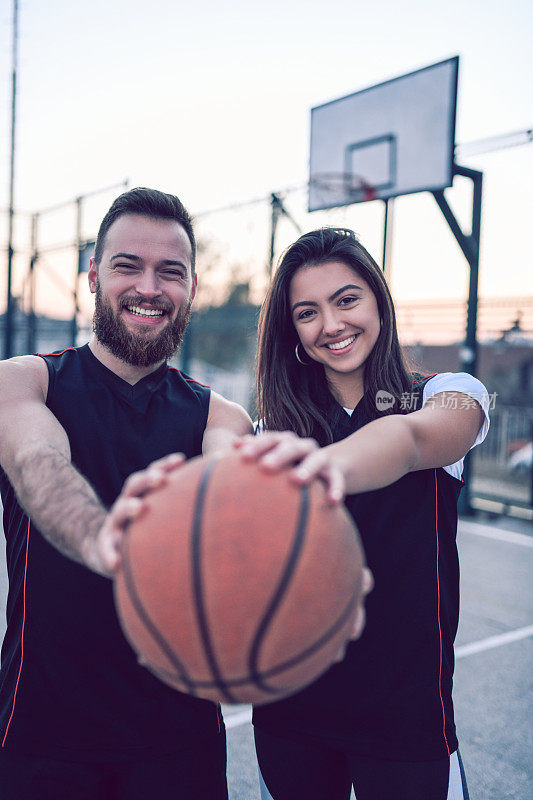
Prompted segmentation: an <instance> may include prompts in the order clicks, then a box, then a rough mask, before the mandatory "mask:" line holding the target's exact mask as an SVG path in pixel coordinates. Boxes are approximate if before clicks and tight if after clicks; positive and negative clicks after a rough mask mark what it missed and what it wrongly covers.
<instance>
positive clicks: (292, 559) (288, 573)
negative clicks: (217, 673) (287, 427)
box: [248, 486, 309, 692]
mask: <svg viewBox="0 0 533 800" xmlns="http://www.w3.org/2000/svg"><path fill="white" fill-rule="evenodd" d="M308 517H309V487H308V486H302V488H301V489H300V508H299V511H298V520H297V523H296V531H295V533H294V536H293V540H292V548H291V552H290V553H289V557H288V559H287V563H286V564H285V569H284V570H283V574H282V576H281V578H280V581H279V583H278V586H277V588H276V591H275V592H274V596H273V597H272V600H271V601H270V605H269V606H268V608H267V610H266V611H265V613H264V615H263V618H262V620H261V621H260V623H259V625H258V627H257V632H256V634H255V636H254V639H253V641H252V646H251V648H250V656H249V658H248V669H249V670H250V676H251V678H252V680H253V682H254V683H255V684H256V686H257V687H258V688H259V689H262V690H263V691H265V692H268V691H279V690H274V689H269V688H268V686H266V684H265V683H264V682H263V679H262V676H261V674H260V672H259V669H258V667H257V665H258V661H259V649H260V647H261V645H262V644H263V640H264V638H265V636H266V633H267V630H268V627H269V625H270V623H271V622H272V620H273V618H274V614H275V613H276V611H277V610H278V607H279V606H280V604H281V601H282V599H283V595H284V594H285V593H286V592H287V589H288V587H289V583H290V581H291V578H292V576H293V573H294V570H295V569H296V565H297V564H298V558H299V556H300V553H301V550H302V547H303V543H304V540H305V534H306V528H307V520H308Z"/></svg>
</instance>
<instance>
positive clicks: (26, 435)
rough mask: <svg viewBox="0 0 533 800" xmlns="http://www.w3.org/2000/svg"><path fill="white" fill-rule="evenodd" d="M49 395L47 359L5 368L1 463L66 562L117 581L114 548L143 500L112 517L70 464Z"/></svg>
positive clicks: (16, 361) (125, 501) (25, 359)
mask: <svg viewBox="0 0 533 800" xmlns="http://www.w3.org/2000/svg"><path fill="white" fill-rule="evenodd" d="M47 390H48V370H47V367H46V364H45V362H44V361H43V360H42V359H41V358H38V357H36V356H21V357H19V358H12V359H9V360H8V361H3V362H0V464H1V465H2V467H3V469H4V471H5V472H6V474H7V476H8V478H9V480H10V481H11V484H12V486H13V488H14V490H15V493H16V495H17V498H18V500H19V502H20V504H21V506H22V508H24V510H25V511H26V513H27V514H28V515H29V516H30V517H31V518H32V520H33V521H34V522H35V524H36V525H37V527H38V528H39V530H40V531H41V532H42V534H43V536H45V537H46V538H47V539H48V541H49V542H50V543H51V544H53V545H54V547H56V548H57V549H58V550H59V551H60V552H61V553H63V555H66V556H68V557H69V558H72V559H74V560H75V561H78V562H79V563H81V564H85V565H86V566H88V567H89V568H90V569H92V570H94V571H95V572H98V573H100V574H103V575H109V574H111V572H112V569H113V567H114V564H115V559H116V556H115V555H114V552H113V551H114V547H113V542H114V541H115V539H116V537H117V535H118V531H119V530H120V528H121V527H123V526H124V525H125V524H126V522H127V521H129V520H130V519H132V518H133V517H134V516H136V515H137V514H138V513H140V511H141V510H142V501H141V500H139V499H138V498H137V497H134V496H126V497H122V498H121V500H120V501H119V502H117V503H116V504H115V506H114V507H113V511H112V512H111V513H110V514H108V512H107V509H106V508H104V506H103V505H102V503H101V502H100V500H99V499H98V497H97V495H96V493H95V492H94V490H93V488H92V487H91V485H90V484H89V483H88V481H87V480H86V479H85V478H84V477H83V476H82V475H81V474H80V473H79V472H78V470H77V469H76V468H75V467H74V466H73V464H72V462H71V460H70V445H69V441H68V437H67V434H66V433H65V430H64V429H63V427H62V426H61V425H60V424H59V422H58V420H57V419H56V417H55V416H54V415H53V414H52V413H51V411H49V409H48V408H47V407H46V404H45V403H46V394H47Z"/></svg>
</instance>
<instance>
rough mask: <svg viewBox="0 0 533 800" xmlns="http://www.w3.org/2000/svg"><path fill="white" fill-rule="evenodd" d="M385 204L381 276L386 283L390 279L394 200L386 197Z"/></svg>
mask: <svg viewBox="0 0 533 800" xmlns="http://www.w3.org/2000/svg"><path fill="white" fill-rule="evenodd" d="M383 203H384V204H385V217H384V220H383V261H382V265H383V274H384V276H385V278H386V280H387V281H388V280H389V279H390V254H391V248H392V224H393V212H394V198H393V197H388V198H386V199H385V200H384V201H383Z"/></svg>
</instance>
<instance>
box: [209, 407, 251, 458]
mask: <svg viewBox="0 0 533 800" xmlns="http://www.w3.org/2000/svg"><path fill="white" fill-rule="evenodd" d="M252 432H253V428H252V420H251V419H250V417H249V416H248V414H247V413H246V411H245V410H244V408H242V407H241V406H240V405H238V404H237V403H232V402H231V401H230V400H226V398H225V397H222V395H220V394H217V392H211V400H210V403H209V416H208V418H207V425H206V428H205V431H204V438H203V442H202V452H203V454H204V455H207V454H208V453H213V452H215V451H216V450H228V449H229V448H231V447H232V446H233V443H234V442H235V441H236V440H237V439H238V438H239V437H240V436H245V435H246V434H247V433H248V434H251V433H252Z"/></svg>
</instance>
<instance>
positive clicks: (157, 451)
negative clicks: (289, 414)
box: [0, 189, 251, 800]
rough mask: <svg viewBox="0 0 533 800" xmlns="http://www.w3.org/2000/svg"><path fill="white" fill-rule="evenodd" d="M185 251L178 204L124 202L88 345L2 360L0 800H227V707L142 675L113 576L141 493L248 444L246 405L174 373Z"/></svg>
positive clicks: (112, 229)
mask: <svg viewBox="0 0 533 800" xmlns="http://www.w3.org/2000/svg"><path fill="white" fill-rule="evenodd" d="M195 250H196V248H195V239H194V232H193V228H192V222H191V218H190V216H189V214H188V213H187V211H186V209H185V208H184V206H183V205H182V203H181V202H180V201H179V199H178V198H177V197H174V196H172V195H168V194H164V193H162V192H159V191H155V190H150V189H134V190H132V191H129V192H126V193H125V194H123V195H121V196H120V197H118V198H117V199H116V200H115V202H114V203H113V205H112V206H111V208H110V209H109V211H108V213H107V214H106V216H105V217H104V219H103V221H102V224H101V226H100V230H99V233H98V238H97V242H96V248H95V257H94V259H92V260H91V265H90V270H89V275H88V278H89V286H90V289H91V291H92V292H93V293H94V294H95V295H96V306H95V314H94V326H93V327H94V336H93V337H92V339H91V341H90V342H89V343H88V344H87V345H85V346H83V347H80V348H67V349H66V350H63V351H60V352H58V353H54V354H51V355H45V356H22V357H18V358H12V359H9V360H7V361H4V362H2V363H0V465H1V467H2V469H0V490H1V493H2V500H3V504H4V528H5V534H6V542H7V561H8V573H9V597H8V606H7V618H8V620H7V621H8V625H7V633H6V636H5V639H4V644H3V647H2V667H1V672H0V741H1V749H0V796H1V797H2V800H15V798H16V800H24V798H28V800H29V798H31V800H52V798H53V800H60V799H61V798H65V800H66V799H67V798H68V800H74V798H75V799H76V800H96V798H99V799H100V798H102V800H104V799H105V800H107V798H114V800H141V798H142V800H145V799H146V798H147V797H157V798H158V800H163V799H164V798H167V797H168V798H170V797H172V798H186V800H193V799H194V798H198V800H200V799H203V798H206V797H209V798H210V799H211V800H219V799H220V800H223V799H225V798H227V787H226V777H225V763H226V751H225V732H224V725H223V721H222V717H221V714H220V710H219V709H218V707H217V706H216V705H215V704H213V703H210V702H208V701H204V700H198V699H195V698H192V697H189V696H186V695H184V694H181V693H180V692H177V691H175V690H173V689H170V688H168V687H166V686H165V685H163V684H162V683H160V682H159V681H158V680H157V679H156V678H155V677H153V676H152V675H151V674H150V673H149V672H148V671H147V670H146V669H145V668H144V667H142V666H140V665H139V664H138V663H137V660H136V657H135V654H134V653H133V651H132V650H131V648H130V647H129V645H128V644H127V642H126V640H125V638H124V636H123V634H122V632H121V629H120V626H119V623H118V620H117V617H116V613H115V609H114V603H113V597H112V581H111V580H110V578H111V577H112V575H113V572H114V570H115V569H116V568H117V566H118V563H119V559H120V541H121V537H122V535H123V532H124V529H125V526H126V524H127V523H128V522H129V521H131V520H132V519H133V518H135V517H136V516H137V515H138V514H139V513H141V512H142V510H143V501H142V496H143V494H144V493H145V492H146V491H148V490H149V489H150V488H152V487H154V486H157V485H159V484H161V483H162V482H164V481H165V479H166V475H167V474H168V471H169V470H173V469H176V468H178V467H179V465H180V464H181V463H182V462H183V460H184V459H185V458H189V457H192V456H196V455H199V454H201V453H202V452H203V453H206V452H209V451H212V450H214V449H220V448H224V447H227V446H230V445H231V444H232V442H233V440H234V439H235V438H237V437H238V436H240V435H243V434H245V433H248V432H249V431H250V430H251V423H250V419H249V417H248V415H247V414H246V412H245V411H244V410H243V409H242V408H240V407H239V406H237V405H235V404H234V403H230V402H229V401H227V400H225V399H224V398H222V397H221V396H220V395H217V394H215V393H214V392H211V391H210V390H209V389H208V388H206V387H204V386H202V385H200V384H199V383H197V382H195V381H193V380H191V379H190V378H187V377H186V376H184V375H182V374H181V373H180V372H179V371H178V370H176V369H173V368H171V367H168V366H167V359H169V358H170V356H171V355H172V354H173V353H174V352H175V351H176V349H177V347H178V346H179V344H180V342H181V340H182V338H183V333H184V330H185V327H186V325H187V321H188V318H189V314H190V308H191V304H192V301H193V299H194V295H195V292H196V284H197V278H196V273H195ZM139 471H142V472H141V474H133V475H132V473H138V472H139ZM128 476H131V477H129V478H128ZM119 495H120V496H119ZM117 498H118V499H117ZM108 509H110V510H108Z"/></svg>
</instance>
